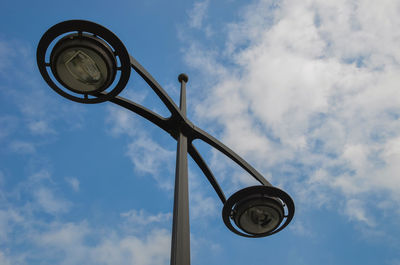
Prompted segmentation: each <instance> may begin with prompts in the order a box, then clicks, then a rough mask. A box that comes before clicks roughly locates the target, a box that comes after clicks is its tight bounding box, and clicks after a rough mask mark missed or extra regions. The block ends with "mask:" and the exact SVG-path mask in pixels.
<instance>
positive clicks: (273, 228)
mask: <svg viewBox="0 0 400 265" xmlns="http://www.w3.org/2000/svg"><path fill="white" fill-rule="evenodd" d="M294 210H295V207H294V202H293V200H292V198H290V196H289V195H288V194H287V193H286V192H284V191H283V190H281V189H278V188H276V187H273V186H263V185H260V186H251V187H247V188H244V189H242V190H239V191H238V192H236V193H234V194H233V195H232V196H231V197H230V198H229V199H228V200H227V201H226V202H225V204H224V208H223V209H222V219H223V221H224V223H225V225H226V226H227V227H228V228H229V230H231V231H232V232H234V233H235V234H238V235H240V236H244V237H265V236H269V235H272V234H275V233H277V232H279V231H281V230H282V229H283V228H285V227H286V226H287V225H288V224H289V223H290V221H291V220H292V219H293V216H294ZM233 223H234V224H233Z"/></svg>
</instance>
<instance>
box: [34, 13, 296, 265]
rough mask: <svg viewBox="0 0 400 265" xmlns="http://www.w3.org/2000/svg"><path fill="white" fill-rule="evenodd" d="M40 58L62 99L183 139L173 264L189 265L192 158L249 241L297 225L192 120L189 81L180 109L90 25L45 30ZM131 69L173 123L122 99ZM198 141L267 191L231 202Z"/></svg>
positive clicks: (278, 200) (282, 203) (284, 201)
mask: <svg viewBox="0 0 400 265" xmlns="http://www.w3.org/2000/svg"><path fill="white" fill-rule="evenodd" d="M50 49H51V52H49V51H48V50H50ZM36 59H37V63H38V67H39V70H40V73H41V75H42V76H43V78H44V80H45V81H46V82H47V84H48V85H49V86H50V87H51V88H52V89H53V90H54V91H56V92H57V93H58V94H60V95H61V96H63V97H65V98H68V99H70V100H73V101H76V102H80V103H86V104H93V103H100V102H104V101H110V102H112V103H114V104H117V105H119V106H121V107H123V108H126V109H128V110H131V111H132V112H135V113H136V114H138V115H140V116H142V117H143V118H145V119H147V120H149V121H151V122H152V123H154V124H155V125H157V126H158V127H160V128H161V129H163V130H164V131H166V132H167V133H169V134H170V135H171V136H172V137H173V138H174V139H176V140H177V142H178V144H177V156H176V172H175V190H174V209H173V221H172V240H171V241H172V243H171V265H189V264H190V227H189V200H188V196H189V194H188V165H187V154H189V155H190V156H191V157H192V159H193V160H194V161H195V162H196V163H197V165H198V166H199V168H200V169H201V170H202V172H203V173H204V175H205V176H206V177H207V179H208V181H209V182H210V184H211V185H212V187H213V188H214V190H215V192H216V193H217V195H218V197H219V198H220V199H221V201H222V203H223V209H222V218H223V221H224V223H225V225H226V226H227V227H228V228H229V229H230V230H231V231H232V232H234V233H236V234H238V235H241V236H244V237H265V236H269V235H272V234H275V233H277V232H279V231H281V230H282V229H283V228H285V227H286V226H287V225H288V224H289V223H290V221H291V220H292V218H293V215H294V209H295V207H294V203H293V200H292V199H291V198H290V196H289V195H288V194H287V193H286V192H284V191H283V190H281V189H278V188H276V187H274V186H272V185H271V184H270V183H269V182H268V181H267V180H266V179H265V178H264V177H263V176H262V175H261V174H260V173H259V172H258V171H257V170H255V169H254V168H253V167H252V166H251V165H250V164H248V163H247V162H246V161H245V160H244V159H242V158H241V157H240V156H239V155H237V154H236V153H235V152H233V151H232V150H231V149H229V148H228V147H227V146H225V145H224V144H223V143H221V142H220V141H218V140H217V139H216V138H214V137H213V136H211V135H209V134H208V133H206V132H205V131H203V130H201V129H200V128H198V127H196V126H195V125H194V124H193V123H192V122H191V121H190V120H189V119H188V118H187V117H186V83H187V82H188V77H187V75H185V74H180V75H179V77H178V81H179V82H180V84H181V95H180V106H179V108H178V106H177V105H176V104H175V103H174V101H173V100H172V99H171V98H170V97H169V95H168V94H167V93H166V92H165V90H164V89H163V88H162V87H161V86H160V85H159V84H158V83H157V81H156V80H155V79H154V78H153V77H152V76H151V75H150V74H149V73H148V72H147V71H146V70H145V69H144V68H143V66H141V65H140V64H139V62H137V61H136V60H135V58H133V57H132V56H130V55H129V53H128V52H127V50H126V48H125V46H124V45H123V43H122V42H121V41H120V40H119V39H118V37H117V36H115V35H114V33H112V32H111V31H109V30H108V29H106V28H104V27H103V26H101V25H98V24H96V23H93V22H89V21H85V20H69V21H64V22H61V23H59V24H56V25H54V26H53V27H51V28H50V29H49V30H47V31H46V32H45V33H44V35H43V36H42V38H41V39H40V41H39V44H38V48H37V53H36ZM131 69H133V70H134V71H136V72H137V73H138V74H139V75H140V76H141V77H142V78H143V79H144V80H145V81H146V83H147V84H148V85H149V86H150V87H151V88H152V89H153V91H154V92H155V93H156V94H157V96H158V97H159V98H160V99H161V100H162V102H163V103H164V104H165V106H166V107H167V108H168V110H169V111H170V112H171V116H170V117H169V118H164V117H161V116H160V115H158V114H157V113H154V112H152V111H151V110H149V109H147V108H145V107H144V106H141V105H139V104H137V103H135V102H132V101H130V100H128V99H125V98H122V97H120V96H118V94H119V93H120V92H121V91H122V90H123V89H124V88H125V86H126V84H127V82H128V80H129V76H130V72H131ZM196 139H199V140H202V141H204V142H206V143H208V144H209V145H211V146H212V147H214V148H216V149H217V150H219V151H220V152H222V153H223V154H224V155H226V156H227V157H229V158H230V159H231V160H233V161H234V162H235V163H237V164H238V165H239V166H241V167H242V168H243V169H244V170H246V171H247V172H248V173H249V174H250V175H251V176H252V177H254V178H255V179H256V180H257V181H258V182H260V184H261V185H257V186H251V187H247V188H244V189H242V190H239V191H237V192H236V193H234V194H233V195H232V196H231V197H230V198H229V199H228V200H227V199H226V198H225V194H224V192H223V191H222V189H221V187H220V185H219V183H218V182H217V180H216V179H215V177H214V174H213V173H212V171H211V170H210V168H209V167H208V165H207V164H206V163H205V161H204V159H203V158H202V156H201V155H200V153H199V152H198V151H197V149H196V148H195V147H194V146H193V144H192V143H193V141H194V140H196Z"/></svg>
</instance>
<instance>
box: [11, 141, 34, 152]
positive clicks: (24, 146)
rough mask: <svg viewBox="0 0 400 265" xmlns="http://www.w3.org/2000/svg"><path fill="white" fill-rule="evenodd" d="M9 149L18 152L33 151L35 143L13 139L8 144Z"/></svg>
mask: <svg viewBox="0 0 400 265" xmlns="http://www.w3.org/2000/svg"><path fill="white" fill-rule="evenodd" d="M10 148H11V151H13V152H15V153H19V154H32V153H35V151H36V150H35V145H34V144H33V143H30V142H26V141H13V142H11V144H10Z"/></svg>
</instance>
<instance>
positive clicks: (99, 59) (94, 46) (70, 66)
mask: <svg viewBox="0 0 400 265" xmlns="http://www.w3.org/2000/svg"><path fill="white" fill-rule="evenodd" d="M50 62H51V69H52V72H53V74H54V76H55V78H56V79H57V80H58V81H59V82H60V83H61V84H62V85H63V86H65V87H66V88H68V89H69V90H71V91H73V92H76V93H81V94H87V93H91V92H101V91H103V90H105V89H106V88H107V87H108V86H110V85H111V83H112V82H113V80H114V78H115V72H116V59H115V56H114V55H113V53H112V50H111V48H109V47H108V45H107V44H106V43H105V42H104V41H102V40H100V39H98V38H96V37H94V36H91V35H86V34H71V35H68V36H66V37H64V38H62V39H61V40H60V41H59V42H58V43H57V44H56V45H55V46H54V49H53V51H52V53H51V56H50Z"/></svg>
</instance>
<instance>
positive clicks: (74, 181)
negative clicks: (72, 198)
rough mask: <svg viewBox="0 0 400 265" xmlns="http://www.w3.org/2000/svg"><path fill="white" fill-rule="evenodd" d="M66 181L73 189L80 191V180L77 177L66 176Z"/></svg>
mask: <svg viewBox="0 0 400 265" xmlns="http://www.w3.org/2000/svg"><path fill="white" fill-rule="evenodd" d="M65 181H66V182H67V183H68V184H69V185H70V186H71V188H72V190H73V191H75V192H77V191H79V185H80V183H79V180H78V179H77V178H66V179H65Z"/></svg>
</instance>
